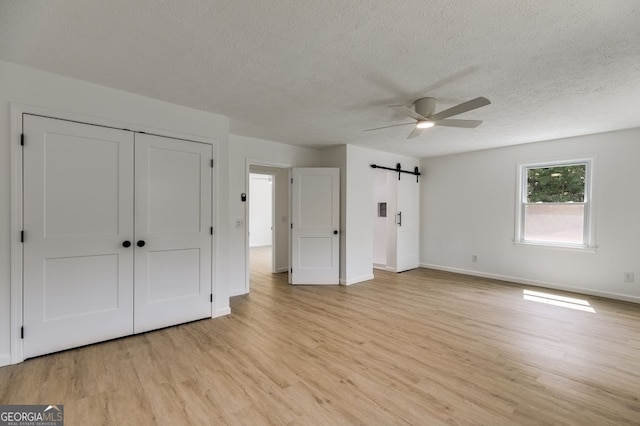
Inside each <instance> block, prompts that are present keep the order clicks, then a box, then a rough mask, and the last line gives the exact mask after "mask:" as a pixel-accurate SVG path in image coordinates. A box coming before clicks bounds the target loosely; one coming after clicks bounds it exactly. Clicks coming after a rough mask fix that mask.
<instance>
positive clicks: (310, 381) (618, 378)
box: [0, 248, 640, 425]
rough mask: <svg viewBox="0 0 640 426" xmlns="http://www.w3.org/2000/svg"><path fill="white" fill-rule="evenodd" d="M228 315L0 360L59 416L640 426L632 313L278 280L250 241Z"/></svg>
mask: <svg viewBox="0 0 640 426" xmlns="http://www.w3.org/2000/svg"><path fill="white" fill-rule="evenodd" d="M251 256H252V259H251V260H252V277H251V293H250V294H248V295H245V296H238V297H234V298H232V301H231V308H232V313H231V314H230V315H228V316H226V317H222V318H216V319H210V320H202V321H196V322H193V323H189V324H183V325H180V326H176V327H170V328H166V329H163V330H157V331H153V332H149V333H145V334H142V335H137V336H131V337H127V338H123V339H117V340H113V341H109V342H104V343H100V344H96V345H91V346H87V347H83V348H78V349H74V350H70V351H65V352H60V353H56V354H51V355H47V356H42V357H39V358H35V359H30V360H27V361H25V362H23V363H21V364H18V365H13V366H7V367H2V368H0V404H18V403H30V404H49V403H53V404H64V405H65V414H66V417H67V424H70V425H73V424H83V425H84V424H96V425H101V424H105V425H107V424H109V425H110V424H118V425H121V424H125V425H126V424H135V425H147V424H148V425H151V424H229V425H257V424H282V425H309V424H318V425H326V424H332V425H340V424H366V425H375V424H384V425H389V424H397V425H406V424H416V425H422V424H429V425H474V424H484V425H638V424H640V399H639V398H640V355H639V354H640V306H638V305H635V304H630V303H622V302H616V301H611V300H606V299H601V298H595V297H589V296H583V295H576V294H570V293H565V292H557V291H549V290H544V289H539V288H538V289H536V288H528V289H530V290H535V291H540V292H544V293H550V294H553V295H560V296H570V297H573V298H576V299H581V300H584V301H586V303H589V304H590V306H591V307H592V308H593V309H594V310H595V313H591V312H584V311H578V310H572V309H567V308H564V307H559V306H552V305H548V304H543V303H537V302H533V301H530V300H525V299H524V297H523V289H524V287H523V286H520V285H515V284H510V283H505V282H500V281H495V280H490V279H484V278H476V277H469V276H464V275H458V274H452V273H447V272H442V271H433V270H426V269H417V270H413V271H407V272H404V273H401V274H393V273H389V272H385V271H378V270H376V271H375V279H374V280H371V281H368V282H365V283H360V284H356V285H352V286H348V287H344V286H335V287H333V286H290V285H288V284H287V283H286V274H271V273H270V271H269V263H270V261H271V257H270V253H269V250H268V249H265V248H259V249H252V255H251Z"/></svg>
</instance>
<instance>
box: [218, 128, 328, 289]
mask: <svg viewBox="0 0 640 426" xmlns="http://www.w3.org/2000/svg"><path fill="white" fill-rule="evenodd" d="M319 161H320V159H319V151H317V150H315V149H310V148H301V147H296V146H292V145H285V144H281V143H277V142H273V141H268V140H264V139H256V138H249V137H244V136H237V135H229V206H228V208H229V227H230V235H229V244H228V246H227V247H226V250H228V253H229V254H228V256H229V259H228V261H229V273H230V277H229V282H230V286H231V287H230V293H229V294H230V295H231V296H234V295H239V294H245V293H247V292H248V291H249V281H248V275H247V267H248V263H247V260H248V259H247V254H248V253H247V249H246V246H245V244H248V238H247V235H246V234H247V232H246V227H243V228H235V221H236V220H237V219H241V220H242V221H245V220H246V217H247V215H248V210H247V205H246V204H247V203H243V202H242V201H240V194H241V193H243V192H244V193H247V191H248V188H249V165H250V164H261V165H265V166H279V167H315V166H318V165H319V163H318V162H319Z"/></svg>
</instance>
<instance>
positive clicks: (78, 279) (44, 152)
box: [23, 115, 134, 358]
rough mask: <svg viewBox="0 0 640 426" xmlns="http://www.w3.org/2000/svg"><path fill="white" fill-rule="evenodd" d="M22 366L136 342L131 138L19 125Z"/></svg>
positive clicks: (27, 121) (105, 131)
mask: <svg viewBox="0 0 640 426" xmlns="http://www.w3.org/2000/svg"><path fill="white" fill-rule="evenodd" d="M24 134H25V146H24V152H23V153H24V167H23V170H24V176H23V180H24V190H23V199H24V218H23V221H24V230H25V231H24V232H25V235H24V244H23V250H24V253H23V255H24V275H23V278H24V284H23V292H24V293H23V300H24V306H23V314H24V322H23V324H24V341H23V350H24V357H25V358H30V357H33V356H37V355H42V354H45V353H50V352H55V351H59V350H63V349H68V348H71V347H75V346H81V345H86V344H88V343H93V342H98V341H102V340H107V339H111V338H115V337H119V336H123V335H126V334H131V333H132V332H133V247H132V246H131V247H128V248H125V247H123V242H124V241H131V240H132V239H133V216H132V211H133V167H134V165H133V145H134V140H133V134H132V133H131V132H126V131H122V130H115V129H109V128H104V127H98V126H90V125H86V124H79V123H73V122H68V121H62V120H55V119H50V118H43V117H37V116H30V115H25V116H24Z"/></svg>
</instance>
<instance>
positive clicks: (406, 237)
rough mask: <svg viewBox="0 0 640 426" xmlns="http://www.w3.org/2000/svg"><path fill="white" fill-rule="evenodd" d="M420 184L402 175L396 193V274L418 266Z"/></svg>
mask: <svg viewBox="0 0 640 426" xmlns="http://www.w3.org/2000/svg"><path fill="white" fill-rule="evenodd" d="M419 199H420V184H419V183H418V182H416V178H415V176H411V175H402V176H401V178H400V180H398V181H397V192H396V272H402V271H408V270H409V269H415V268H417V267H418V266H420V259H419V251H420V203H419V202H420V200H419Z"/></svg>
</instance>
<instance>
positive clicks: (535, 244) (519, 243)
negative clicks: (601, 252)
mask: <svg viewBox="0 0 640 426" xmlns="http://www.w3.org/2000/svg"><path fill="white" fill-rule="evenodd" d="M513 244H514V245H515V246H532V247H542V248H550V249H557V250H569V251H579V252H582V253H595V252H596V250H597V249H598V246H585V245H581V244H566V243H564V244H563V243H552V242H545V241H514V242H513Z"/></svg>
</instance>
